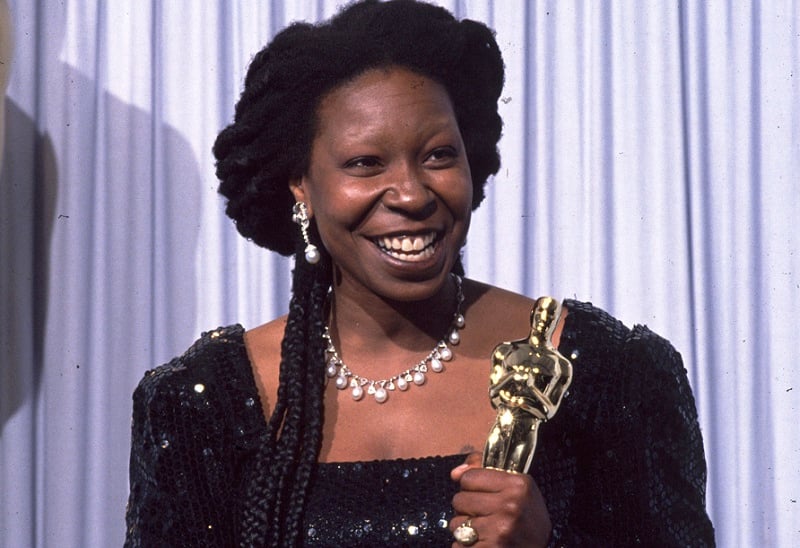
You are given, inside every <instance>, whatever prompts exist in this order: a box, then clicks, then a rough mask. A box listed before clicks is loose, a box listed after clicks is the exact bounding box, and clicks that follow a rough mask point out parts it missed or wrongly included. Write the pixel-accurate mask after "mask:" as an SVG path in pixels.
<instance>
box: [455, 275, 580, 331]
mask: <svg viewBox="0 0 800 548" xmlns="http://www.w3.org/2000/svg"><path fill="white" fill-rule="evenodd" d="M464 294H465V309H466V312H467V314H466V316H467V322H468V323H469V322H470V321H471V322H472V323H473V325H475V326H476V327H478V328H479V330H480V332H481V333H485V334H487V335H490V336H491V337H492V338H493V340H495V341H500V340H506V341H507V340H514V339H520V338H524V337H527V336H528V334H529V333H530V327H531V324H530V316H531V310H532V309H533V306H534V304H535V303H536V300H535V299H533V298H531V297H528V296H526V295H520V294H519V293H514V292H513V291H508V290H506V289H502V288H499V287H495V286H492V285H488V284H485V283H482V282H477V281H475V280H465V281H464ZM566 312H567V311H566V309H564V310H563V311H562V314H561V321H560V322H559V326H558V328H557V330H556V336H554V337H553V339H554V342H557V341H558V337H559V336H560V332H561V329H562V327H563V322H564V318H565V317H566ZM498 336H500V338H499V339H498V338H497V337H498Z"/></svg>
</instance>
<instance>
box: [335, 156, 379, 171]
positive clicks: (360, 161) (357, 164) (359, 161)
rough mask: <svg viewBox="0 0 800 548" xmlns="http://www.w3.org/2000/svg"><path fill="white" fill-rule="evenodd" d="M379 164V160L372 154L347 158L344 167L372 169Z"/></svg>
mask: <svg viewBox="0 0 800 548" xmlns="http://www.w3.org/2000/svg"><path fill="white" fill-rule="evenodd" d="M380 166H381V163H380V161H379V160H378V159H377V158H375V157H374V156H359V157H358V158H353V159H352V160H348V161H347V162H345V164H344V167H345V168H346V169H364V170H373V169H377V168H379V167H380Z"/></svg>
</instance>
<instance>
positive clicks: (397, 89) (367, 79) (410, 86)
mask: <svg viewBox="0 0 800 548" xmlns="http://www.w3.org/2000/svg"><path fill="white" fill-rule="evenodd" d="M408 116H419V117H426V118H428V117H434V118H437V119H448V121H449V120H454V119H455V115H454V112H453V106H452V103H451V101H450V96H449V94H448V93H447V90H446V89H445V88H444V86H442V85H441V84H439V83H438V82H436V81H435V80H433V79H431V78H429V77H427V76H424V75H421V74H419V73H416V72H413V71H411V70H409V69H406V68H403V67H388V68H379V69H370V70H368V71H366V72H364V73H362V74H360V75H359V76H357V77H355V78H354V79H352V80H349V81H348V82H346V83H344V84H341V85H339V86H338V87H336V88H334V89H333V90H331V91H330V92H329V93H328V94H326V95H325V96H324V97H323V98H322V100H321V101H320V103H319V106H318V108H317V134H318V135H319V133H320V132H323V131H325V130H326V129H333V128H331V127H330V126H341V125H343V124H347V125H350V126H358V127H365V126H368V125H372V124H374V123H376V122H377V121H381V120H386V119H387V118H395V119H400V120H402V119H407V117H408ZM404 125H405V124H404Z"/></svg>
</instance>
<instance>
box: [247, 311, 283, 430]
mask: <svg viewBox="0 0 800 548" xmlns="http://www.w3.org/2000/svg"><path fill="white" fill-rule="evenodd" d="M286 318H287V317H286V316H281V317H280V318H276V319H274V320H272V321H271V322H268V323H265V324H263V325H260V326H258V327H256V328H254V329H250V330H248V331H246V332H245V334H244V344H245V347H246V348H247V354H248V356H249V357H250V363H251V364H252V366H253V375H254V377H255V380H256V386H257V387H258V393H259V396H260V397H261V403H262V406H263V408H264V415H265V416H267V417H268V416H269V414H270V409H271V408H272V404H273V403H274V402H275V399H276V398H277V393H278V372H279V370H280V364H281V341H282V340H283V332H284V330H285V329H286Z"/></svg>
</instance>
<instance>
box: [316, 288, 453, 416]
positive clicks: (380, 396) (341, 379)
mask: <svg viewBox="0 0 800 548" xmlns="http://www.w3.org/2000/svg"><path fill="white" fill-rule="evenodd" d="M452 276H453V280H454V281H455V284H456V311H455V313H454V314H453V321H452V323H451V324H450V330H449V331H450V332H449V334H448V335H447V342H446V341H445V340H444V339H442V340H441V341H439V342H438V343H436V346H435V347H434V348H433V350H431V351H430V353H429V354H428V355H427V356H425V358H424V359H423V360H420V361H419V362H418V363H417V364H415V365H414V366H413V367H410V368H408V369H406V370H405V371H403V372H402V373H398V374H397V375H394V376H392V377H389V378H388V379H380V380H372V379H368V378H366V377H362V376H361V375H357V374H355V373H353V372H352V371H351V370H350V368H349V367H347V365H346V364H345V363H344V362H343V361H342V359H341V358H340V357H339V353H338V352H337V351H336V347H335V346H334V345H333V339H331V332H330V329H329V328H328V326H327V325H326V326H325V331H324V332H323V333H322V338H323V339H325V342H326V343H327V349H326V350H325V358H326V359H327V367H326V369H325V374H326V375H327V376H328V378H333V377H336V388H338V389H339V390H344V389H345V388H348V387H350V394H351V395H352V396H353V399H354V400H356V401H358V400H360V399H361V398H363V397H364V392H365V387H366V393H367V394H369V395H370V396H373V397H374V398H375V401H376V402H378V403H383V402H385V401H386V400H387V399H388V398H389V392H393V391H394V390H400V391H406V390H408V388H409V386H411V383H414V384H416V385H417V386H421V385H423V384H425V373H427V372H428V371H433V372H434V373H441V372H442V371H444V364H443V363H442V362H449V361H450V360H452V359H453V351H452V350H450V348H448V346H447V343H448V342H449V343H450V344H451V345H456V344H458V343H459V342H460V341H461V335H459V333H458V330H459V329H461V328H463V327H464V315H463V314H462V313H461V304H462V303H463V302H464V292H463V291H462V289H461V277H460V276H458V275H456V274H453V275H452Z"/></svg>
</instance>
